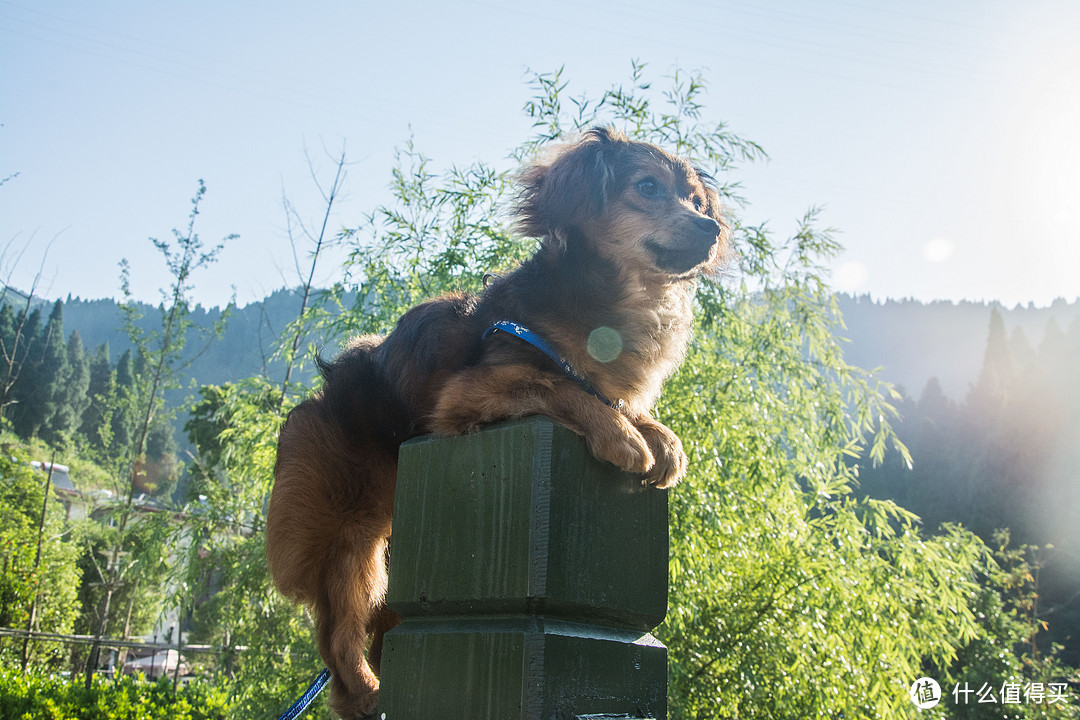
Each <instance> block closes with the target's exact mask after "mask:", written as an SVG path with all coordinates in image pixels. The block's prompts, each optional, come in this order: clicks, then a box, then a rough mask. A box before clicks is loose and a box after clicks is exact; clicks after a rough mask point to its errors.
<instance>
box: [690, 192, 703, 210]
mask: <svg viewBox="0 0 1080 720" xmlns="http://www.w3.org/2000/svg"><path fill="white" fill-rule="evenodd" d="M690 202H691V203H692V204H693V205H694V209H695V210H697V211H698V212H704V211H705V201H704V200H702V199H701V196H700V195H695V196H694V197H692V198H690Z"/></svg>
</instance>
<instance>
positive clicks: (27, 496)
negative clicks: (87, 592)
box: [0, 444, 82, 667]
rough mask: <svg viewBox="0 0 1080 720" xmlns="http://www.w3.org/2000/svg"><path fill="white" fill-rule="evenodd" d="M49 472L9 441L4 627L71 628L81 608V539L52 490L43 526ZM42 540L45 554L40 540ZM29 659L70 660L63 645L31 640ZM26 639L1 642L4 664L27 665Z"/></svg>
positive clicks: (3, 529)
mask: <svg viewBox="0 0 1080 720" xmlns="http://www.w3.org/2000/svg"><path fill="white" fill-rule="evenodd" d="M46 481H47V475H46V473H44V472H41V471H37V470H34V469H33V468H32V467H31V466H30V458H29V456H28V455H27V454H26V453H25V452H23V450H22V449H20V448H18V447H14V446H11V445H7V444H5V445H4V446H3V448H2V452H0V626H2V627H14V628H19V629H24V630H25V629H27V627H28V625H29V624H30V617H31V612H32V608H33V607H34V605H35V603H36V605H37V607H36V610H34V611H33V612H34V622H33V629H34V630H39V631H43V632H50V633H67V632H71V630H72V628H73V626H74V623H75V619H76V617H77V615H78V613H79V610H80V606H79V602H78V598H77V595H76V592H77V588H78V569H77V562H78V560H79V557H80V556H81V554H82V550H81V547H80V546H79V544H78V539H77V537H76V538H73V537H72V533H71V532H70V530H65V528H64V525H65V522H64V508H63V506H62V505H61V504H60V503H59V502H57V501H56V498H55V493H54V492H53V491H52V489H51V488H50V493H49V498H50V499H49V502H48V504H47V506H46V508H45V509H46V512H45V522H44V525H42V524H41V519H42V506H43V504H44V501H45V485H46ZM39 538H40V540H41V551H40V553H41V554H40V557H39V556H38V543H39ZM27 650H28V651H29V656H28V660H29V662H30V664H32V665H34V666H44V667H49V666H56V665H58V664H60V663H62V661H63V660H64V659H65V652H64V650H63V647H62V646H59V645H57V644H54V643H48V642H38V641H34V642H31V643H30V644H29V646H28V648H27ZM22 659H23V642H22V641H21V640H18V641H16V640H5V641H3V642H2V643H0V665H3V664H8V663H12V664H15V665H16V666H19V665H21V663H22Z"/></svg>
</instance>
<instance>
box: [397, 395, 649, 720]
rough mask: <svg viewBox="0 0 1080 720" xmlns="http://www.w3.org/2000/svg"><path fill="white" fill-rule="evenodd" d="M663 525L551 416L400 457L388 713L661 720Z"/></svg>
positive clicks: (435, 719)
mask: <svg viewBox="0 0 1080 720" xmlns="http://www.w3.org/2000/svg"><path fill="white" fill-rule="evenodd" d="M667 512H668V510H667V494H666V493H665V492H663V491H659V490H655V489H651V488H643V487H642V485H641V480H640V478H639V477H636V476H633V475H629V474H627V473H623V472H621V471H619V470H617V469H616V468H615V467H613V466H611V465H609V464H607V463H603V462H601V461H598V460H596V459H595V458H593V457H592V455H591V454H590V453H589V452H588V449H587V448H586V446H585V443H584V441H583V440H582V439H581V438H580V437H578V436H577V435H575V434H574V433H572V432H570V431H569V430H567V429H565V428H564V427H562V426H560V425H557V424H555V423H553V422H552V421H551V420H549V419H548V418H544V417H533V418H526V419H524V420H520V421H515V422H510V423H505V424H502V425H497V426H494V427H492V428H489V429H487V430H485V431H483V432H480V433H477V434H475V435H468V436H464V437H457V438H431V437H424V438H418V439H416V440H414V441H411V442H409V443H406V444H405V445H403V446H402V447H401V453H400V457H399V466H398V486H397V496H396V499H395V506H394V535H393V538H392V540H391V552H390V589H389V595H388V602H389V604H390V606H391V607H392V608H393V609H394V610H396V611H397V612H398V613H399V614H400V615H401V616H402V618H403V622H402V623H401V625H399V626H398V627H397V628H395V629H394V630H393V631H391V632H390V633H388V634H387V635H386V638H385V644H384V651H383V661H382V689H381V691H380V707H379V713H380V715H381V716H383V717H385V718H386V720H456V719H458V718H460V719H461V720H484V719H488V720H518V719H520V720H576V719H577V718H586V717H588V718H609V717H610V718H616V717H617V718H654V719H660V718H665V717H666V716H667V650H666V648H664V646H663V645H662V644H661V643H660V642H659V641H657V640H656V638H654V637H653V636H652V635H650V634H649V631H650V630H652V629H653V628H654V627H656V626H657V625H658V624H659V623H660V622H662V621H663V619H664V615H665V613H666V611H667V552H668V535H667V527H668V524H667Z"/></svg>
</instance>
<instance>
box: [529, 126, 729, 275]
mask: <svg viewBox="0 0 1080 720" xmlns="http://www.w3.org/2000/svg"><path fill="white" fill-rule="evenodd" d="M520 181H521V188H522V189H521V194H520V196H519V202H518V207H517V227H518V229H519V230H520V231H521V232H522V233H524V234H526V235H528V236H530V237H540V238H543V239H544V242H545V244H546V245H548V246H549V247H554V248H555V249H556V250H557V251H558V252H566V251H567V250H568V249H570V248H572V245H573V243H577V242H587V243H589V244H590V245H591V246H592V248H593V249H594V251H595V252H597V253H599V254H600V255H601V256H603V257H605V258H606V259H608V260H610V261H612V262H614V263H616V264H617V265H619V266H620V267H630V268H632V269H634V270H636V271H638V272H645V273H648V274H661V275H667V276H677V277H684V276H685V277H693V276H696V275H698V274H701V273H713V272H716V271H718V270H719V269H720V267H721V265H722V263H723V262H724V260H725V259H726V256H727V250H728V237H729V227H728V224H727V222H726V220H725V219H724V215H723V209H722V207H721V205H720V198H719V195H718V194H717V192H716V189H715V187H714V183H713V181H712V178H710V177H709V176H708V175H707V174H705V173H704V172H701V171H700V170H697V169H695V168H694V167H693V166H691V165H690V164H689V163H687V162H686V161H685V160H682V159H680V158H677V157H674V156H673V155H670V154H669V153H667V152H665V151H663V150H661V149H660V148H658V147H656V146H655V145H650V144H648V143H642V142H635V141H632V140H629V139H627V137H626V136H625V135H623V134H622V133H620V132H618V131H616V130H613V129H611V128H595V129H593V130H590V131H589V132H587V133H586V134H585V135H584V136H583V137H582V138H581V139H580V140H579V141H577V142H576V143H574V144H571V145H567V146H564V147H562V148H560V149H558V150H557V151H556V152H555V153H553V154H552V155H551V156H549V157H548V158H547V159H545V160H541V161H539V162H536V163H534V164H532V165H530V166H529V167H527V168H526V169H525V170H524V171H523V172H522V174H521V177H520Z"/></svg>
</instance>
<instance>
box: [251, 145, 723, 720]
mask: <svg viewBox="0 0 1080 720" xmlns="http://www.w3.org/2000/svg"><path fill="white" fill-rule="evenodd" d="M521 184H522V192H521V195H520V200H519V204H518V208H517V220H518V224H517V226H518V229H519V230H520V231H522V232H523V233H524V234H525V235H527V236H530V237H538V238H541V239H542V242H541V245H540V248H539V250H538V251H537V253H536V255H534V256H533V257H532V258H531V259H530V260H528V261H527V262H525V263H524V264H522V265H521V266H520V267H519V268H517V269H516V270H514V271H513V272H511V273H509V274H507V275H504V276H502V277H499V278H497V279H495V280H494V281H493V282H491V284H490V285H489V286H488V287H487V288H486V289H485V290H484V292H483V294H482V295H480V296H479V297H476V296H471V295H448V296H445V297H440V298H436V299H435V300H431V301H429V302H426V303H424V304H422V305H419V306H417V307H415V308H413V309H412V310H410V311H408V312H407V313H405V315H404V316H402V318H401V319H400V320H399V321H398V324H397V327H396V328H395V330H394V331H393V332H392V333H390V335H388V336H386V337H385V338H383V337H375V336H368V337H361V338H357V339H356V340H354V341H353V342H352V343H350V344H349V346H348V347H347V348H346V349H345V350H344V351H343V352H342V353H341V355H340V356H338V358H337V359H335V360H334V361H333V362H332V363H328V364H327V363H322V364H321V370H322V374H323V377H324V379H325V382H324V385H323V388H322V390H321V391H319V392H318V393H316V394H315V395H314V396H313V397H311V398H309V399H308V400H306V401H304V402H303V403H301V404H300V405H299V406H297V407H296V408H295V409H294V410H293V411H292V412H291V413H290V414H289V418H288V420H287V421H286V423H285V426H284V427H283V428H282V430H281V438H280V440H279V445H278V457H277V467H276V470H275V473H276V482H275V485H274V490H273V494H272V497H271V499H270V508H269V515H268V518H267V522H268V531H267V541H266V549H267V555H268V556H269V563H270V571H271V573H272V575H273V578H274V581H275V583H276V584H277V586H278V588H280V590H281V592H283V593H284V594H285V595H287V596H288V597H290V598H293V599H295V600H297V601H300V602H304V603H307V604H309V605H310V606H311V607H312V608H313V610H314V614H315V618H316V622H317V624H318V642H319V652H320V653H321V654H322V657H323V659H324V660H325V661H326V664H327V666H328V667H329V668H330V671H331V672H332V674H333V680H332V684H331V705H332V706H333V708H334V709H335V710H336V711H337V712H339V713H341V714H342V715H343V716H344V717H363V716H364V715H365V714H367V713H371V712H373V711H374V709H375V707H376V704H377V701H378V688H379V680H378V667H379V659H380V656H381V652H382V635H383V633H384V632H386V631H387V630H388V629H390V628H392V627H393V626H394V625H395V624H396V623H397V621H398V618H397V617H396V615H395V614H394V613H393V612H392V611H390V610H389V609H387V608H386V606H385V604H384V602H383V600H384V596H385V593H386V584H387V575H386V557H387V551H388V543H389V538H390V526H391V517H392V510H393V502H394V484H395V472H396V467H397V452H398V446H399V445H400V444H401V443H402V442H403V441H405V440H407V439H409V438H411V437H415V436H417V435H422V434H425V433H439V434H442V435H456V434H460V433H467V432H470V431H473V430H476V429H477V428H479V427H481V426H482V425H484V424H486V423H491V422H494V421H497V420H505V419H510V418H516V417H522V416H526V415H537V414H543V415H548V416H550V417H551V418H553V419H555V420H557V421H558V422H561V423H563V424H564V425H566V426H567V427H569V428H570V429H571V430H574V431H575V432H577V433H579V434H581V435H583V436H584V437H585V439H586V441H587V442H588V446H589V448H590V450H591V451H592V453H593V454H594V455H596V457H598V458H600V459H601V460H606V461H608V462H611V463H613V464H615V465H616V466H618V467H620V468H622V469H623V470H627V471H629V472H633V473H638V474H640V475H642V476H643V478H644V481H645V482H647V483H649V484H651V485H655V486H657V487H670V486H671V485H673V484H675V483H676V482H678V481H679V479H680V478H681V477H682V476H683V474H684V473H685V471H686V462H687V461H686V455H685V454H684V453H683V449H682V443H680V442H679V438H677V437H676V436H675V434H674V433H672V432H671V430H669V429H668V428H667V427H665V426H664V425H662V424H660V423H659V422H657V421H656V420H654V419H653V418H652V417H651V415H650V414H649V411H650V409H651V408H652V406H653V404H654V403H655V402H656V400H657V398H658V397H659V395H660V388H661V385H662V383H663V382H664V380H665V378H667V377H668V375H670V374H671V372H672V371H673V370H674V369H675V368H676V366H677V365H678V363H679V362H680V360H681V359H682V356H683V353H684V352H685V348H686V344H687V341H688V339H689V337H690V329H691V324H692V307H691V306H692V301H693V296H694V287H695V282H694V281H695V278H697V277H698V276H699V275H701V274H702V273H706V272H712V271H715V270H717V269H719V266H720V264H721V262H722V261H723V259H724V256H725V253H726V250H727V234H728V233H727V230H728V228H727V225H726V224H725V222H724V219H723V215H722V211H721V207H720V203H719V197H718V195H717V193H716V191H715V190H714V189H713V188H712V186H711V183H710V179H709V178H708V176H706V175H705V174H704V173H702V172H699V171H697V170H695V169H694V168H693V167H691V166H690V165H689V164H687V163H686V162H684V161H682V160H680V159H677V158H675V157H672V156H671V155H669V154H668V153H666V152H664V151H663V150H661V149H659V148H657V147H655V146H653V145H648V144H645V143H640V142H632V141H630V140H628V139H627V138H626V137H625V136H624V135H622V134H621V133H619V132H616V131H614V130H610V129H605V128H600V129H594V130H592V131H590V132H588V133H586V134H585V136H584V137H583V138H582V139H581V140H580V141H578V142H577V143H575V144H572V145H568V146H564V147H562V148H561V149H560V150H559V151H558V152H556V153H555V154H553V155H552V156H550V157H549V158H548V159H547V160H546V161H542V162H538V163H536V164H533V165H531V166H530V167H528V168H526V169H525V170H524V172H523V173H522V175H521ZM503 320H511V321H514V322H515V323H519V324H520V325H523V326H525V327H526V328H528V330H530V331H532V333H535V335H536V336H539V337H540V338H542V343H546V345H547V346H548V347H549V349H550V350H552V351H553V352H552V354H554V355H556V356H557V357H558V358H559V359H560V360H561V361H562V363H563V364H565V363H569V364H570V365H571V366H572V367H573V370H574V371H576V373H575V374H568V373H567V372H566V371H565V370H564V369H563V368H562V367H561V366H560V363H559V362H556V361H555V360H553V359H552V358H551V357H549V355H548V354H545V352H544V351H542V350H541V349H538V348H537V347H535V346H534V345H533V344H530V343H529V342H527V341H526V340H523V339H521V338H520V337H515V332H513V331H512V330H508V329H503V331H501V332H499V331H496V332H493V333H487V334H485V331H487V330H488V328H490V327H491V326H492V325H493V324H494V323H497V322H499V321H503ZM585 378H587V380H585ZM369 641H370V643H371V645H370V648H369V650H368V652H367V657H366V658H365V653H364V649H365V644H366V643H368V642H369Z"/></svg>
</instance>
